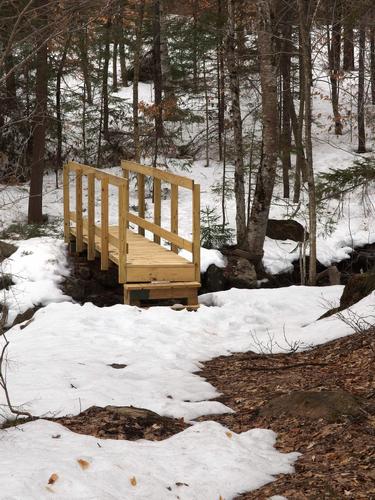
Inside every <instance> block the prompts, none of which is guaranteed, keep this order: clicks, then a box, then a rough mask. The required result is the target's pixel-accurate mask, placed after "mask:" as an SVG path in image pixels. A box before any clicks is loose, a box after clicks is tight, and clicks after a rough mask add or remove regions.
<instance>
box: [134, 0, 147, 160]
mask: <svg viewBox="0 0 375 500" xmlns="http://www.w3.org/2000/svg"><path fill="white" fill-rule="evenodd" d="M144 13H145V0H140V2H139V3H138V12H137V20H136V28H135V47H134V63H133V67H134V76H133V142H134V160H135V161H136V162H138V163H139V162H140V159H141V145H140V141H139V116H138V104H139V103H138V101H139V99H138V83H139V66H140V55H141V47H142V27H143V18H144Z"/></svg>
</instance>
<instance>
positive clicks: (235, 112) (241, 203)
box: [226, 0, 246, 246]
mask: <svg viewBox="0 0 375 500" xmlns="http://www.w3.org/2000/svg"><path fill="white" fill-rule="evenodd" d="M235 30H236V22H235V0H229V1H228V21H227V39H226V56H227V67H228V71H229V85H230V94H231V101H232V123H233V133H234V150H235V171H234V192H235V197H236V230H237V243H238V245H239V246H246V208H245V181H244V161H243V156H244V153H243V138H242V118H241V106H240V80H239V75H238V71H239V67H238V57H237V56H238V54H237V46H236V35H235Z"/></svg>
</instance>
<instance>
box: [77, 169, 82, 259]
mask: <svg viewBox="0 0 375 500" xmlns="http://www.w3.org/2000/svg"><path fill="white" fill-rule="evenodd" d="M82 211H83V208H82V171H81V170H76V228H77V236H76V239H77V241H76V250H77V252H78V253H79V252H82V250H83V239H82V237H83V233H82V231H83V225H82Z"/></svg>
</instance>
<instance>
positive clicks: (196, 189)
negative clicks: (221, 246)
mask: <svg viewBox="0 0 375 500" xmlns="http://www.w3.org/2000/svg"><path fill="white" fill-rule="evenodd" d="M200 212H201V209H200V185H199V184H194V186H193V214H192V216H193V262H194V265H195V280H196V281H200V277H201V274H200V273H201V270H200V265H201V264H200V261H201V259H200V253H201V220H200Z"/></svg>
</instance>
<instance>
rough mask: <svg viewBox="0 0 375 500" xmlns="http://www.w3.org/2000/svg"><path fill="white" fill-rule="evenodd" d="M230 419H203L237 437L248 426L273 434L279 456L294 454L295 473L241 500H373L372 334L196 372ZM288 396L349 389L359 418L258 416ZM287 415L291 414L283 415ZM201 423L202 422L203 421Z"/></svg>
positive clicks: (235, 359)
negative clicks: (274, 497)
mask: <svg viewBox="0 0 375 500" xmlns="http://www.w3.org/2000/svg"><path fill="white" fill-rule="evenodd" d="M200 375H201V376H204V377H205V378H206V379H207V380H208V381H209V382H210V383H211V384H213V385H214V386H215V387H216V388H217V389H218V390H219V391H220V392H221V393H222V396H221V397H220V398H219V400H220V401H221V402H223V403H224V404H226V405H228V406H229V407H231V408H232V409H234V410H235V411H236V413H235V414H228V415H218V416H215V417H213V416H209V417H207V418H209V419H215V420H217V421H218V422H221V423H222V424H223V425H226V426H228V427H229V428H230V429H232V430H233V431H235V432H243V431H246V430H248V429H252V428H254V427H262V428H270V429H272V430H274V431H275V432H277V434H278V439H277V448H278V449H279V450H280V451H281V452H291V451H299V452H300V453H302V456H301V457H300V459H299V460H298V462H297V463H296V467H295V468H296V473H295V474H292V475H282V476H280V477H279V478H278V479H277V480H276V481H275V482H273V483H270V484H269V485H267V486H265V487H263V488H261V489H259V490H257V491H255V492H250V493H246V494H244V495H242V496H241V497H240V498H241V499H242V500H244V499H247V500H250V499H252V500H255V499H266V498H268V497H270V496H272V495H284V496H285V497H287V498H288V499H289V500H291V499H293V500H299V499H301V500H302V499H311V500H313V499H314V500H318V499H319V500H320V499H344V498H348V499H353V500H358V499H366V500H371V499H375V377H374V376H375V330H371V331H368V332H365V333H360V334H354V335H352V336H349V337H346V338H343V339H338V340H336V341H333V342H330V343H328V344H325V345H322V346H319V347H317V348H315V349H312V350H310V351H308V352H304V353H296V354H280V355H265V356H262V355H256V354H254V353H246V354H235V355H232V356H226V357H220V358H216V359H214V360H212V361H210V362H208V363H206V364H205V368H204V370H203V371H202V372H200ZM292 391H313V392H314V393H316V392H317V391H347V392H348V393H350V394H351V395H352V396H354V397H355V399H356V401H358V402H360V408H361V410H360V412H359V414H356V415H355V416H353V415H352V416H349V415H347V414H346V413H348V412H346V410H343V412H342V414H338V415H335V418H334V421H332V419H325V418H317V417H316V414H315V412H312V413H311V412H308V411H306V413H304V414H303V416H300V415H297V414H294V413H292V416H290V412H289V411H283V410H282V409H281V411H280V408H279V410H278V411H276V412H269V411H263V412H262V409H265V408H266V406H267V404H268V403H269V401H271V400H273V399H274V398H277V397H278V396H281V395H282V394H288V393H290V392H292ZM288 413H289V415H288ZM202 420H203V419H202Z"/></svg>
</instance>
